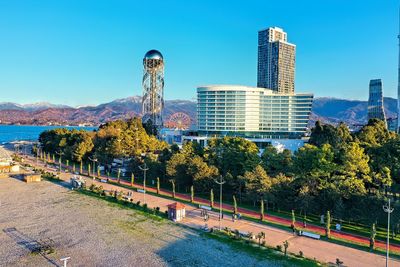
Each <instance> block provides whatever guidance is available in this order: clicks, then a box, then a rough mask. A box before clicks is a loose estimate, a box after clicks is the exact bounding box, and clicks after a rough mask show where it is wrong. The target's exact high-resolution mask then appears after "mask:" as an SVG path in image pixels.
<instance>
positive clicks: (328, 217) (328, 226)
mask: <svg viewBox="0 0 400 267" xmlns="http://www.w3.org/2000/svg"><path fill="white" fill-rule="evenodd" d="M325 233H326V237H327V238H331V213H330V212H329V210H328V211H327V212H326V223H325Z"/></svg>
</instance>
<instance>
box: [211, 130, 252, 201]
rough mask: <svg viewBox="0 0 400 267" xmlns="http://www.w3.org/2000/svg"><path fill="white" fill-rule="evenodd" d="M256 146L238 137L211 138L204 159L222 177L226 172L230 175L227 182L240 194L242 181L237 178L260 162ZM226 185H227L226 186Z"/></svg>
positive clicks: (232, 189)
mask: <svg viewBox="0 0 400 267" xmlns="http://www.w3.org/2000/svg"><path fill="white" fill-rule="evenodd" d="M258 152H259V150H258V147H257V146H256V145H255V143H253V142H251V141H248V140H246V139H244V138H240V137H224V138H215V139H211V140H210V141H209V142H208V147H207V149H206V151H205V155H204V156H205V160H206V161H207V162H209V163H210V164H211V165H213V166H215V167H216V168H217V169H218V170H219V171H220V174H222V175H223V176H224V177H227V175H228V173H229V174H230V175H231V176H232V178H233V179H232V181H231V182H229V183H228V184H229V186H230V188H226V190H227V192H229V191H233V192H235V193H236V195H237V194H239V195H240V194H241V192H239V191H240V189H241V187H242V183H241V182H240V180H238V179H237V178H238V177H239V176H243V175H244V173H245V172H246V171H252V170H253V169H254V168H255V167H256V166H257V165H258V164H259V162H260V157H259V156H258ZM226 187H227V186H226Z"/></svg>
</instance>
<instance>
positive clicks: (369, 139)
mask: <svg viewBox="0 0 400 267" xmlns="http://www.w3.org/2000/svg"><path fill="white" fill-rule="evenodd" d="M356 136H357V138H358V140H359V141H360V143H361V144H362V145H363V146H365V147H378V146H381V145H383V144H384V143H386V142H388V141H389V140H391V139H394V138H396V134H395V133H394V132H390V131H388V129H387V127H386V123H385V122H384V121H382V120H379V119H371V120H369V121H368V124H367V125H365V126H364V127H362V128H361V130H360V131H359V132H358V133H357V135H356Z"/></svg>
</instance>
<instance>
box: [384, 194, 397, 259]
mask: <svg viewBox="0 0 400 267" xmlns="http://www.w3.org/2000/svg"><path fill="white" fill-rule="evenodd" d="M393 210H394V208H391V207H390V198H389V200H388V205H383V211H384V212H387V214H388V224H387V239H386V267H388V266H389V231H390V213H392V212H393Z"/></svg>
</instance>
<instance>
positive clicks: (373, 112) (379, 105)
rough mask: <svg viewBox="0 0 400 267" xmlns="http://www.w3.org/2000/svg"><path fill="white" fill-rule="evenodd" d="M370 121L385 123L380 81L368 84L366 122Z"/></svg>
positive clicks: (372, 81)
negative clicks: (376, 120) (377, 120)
mask: <svg viewBox="0 0 400 267" xmlns="http://www.w3.org/2000/svg"><path fill="white" fill-rule="evenodd" d="M370 119H380V120H383V121H385V122H386V116H385V110H384V108H383V91H382V80H381V79H376V80H371V81H370V82H369V98H368V120H370Z"/></svg>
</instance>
